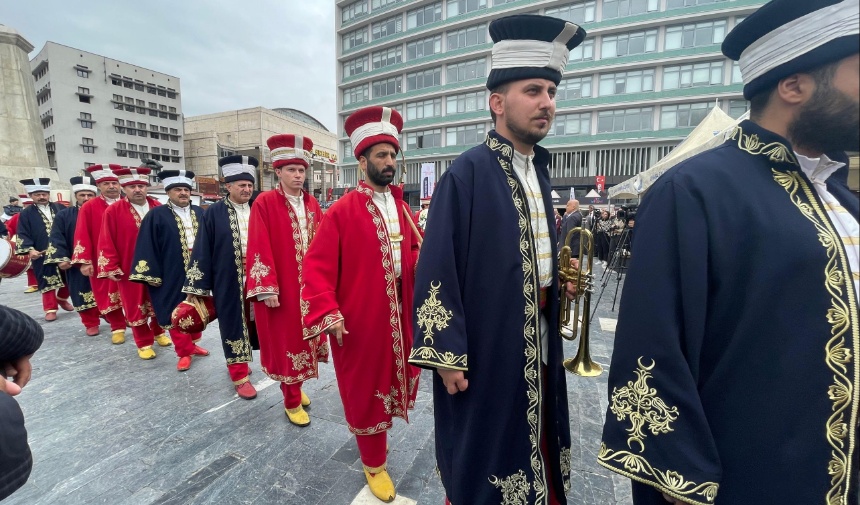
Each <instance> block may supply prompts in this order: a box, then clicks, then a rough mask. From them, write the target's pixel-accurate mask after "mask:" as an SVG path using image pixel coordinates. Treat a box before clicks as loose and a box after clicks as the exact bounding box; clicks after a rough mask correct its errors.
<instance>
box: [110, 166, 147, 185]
mask: <svg viewBox="0 0 860 505" xmlns="http://www.w3.org/2000/svg"><path fill="white" fill-rule="evenodd" d="M151 172H152V170H150V169H148V168H146V167H137V168H118V169H116V170H114V171H113V173H114V174H115V175H116V176H117V178H118V179H119V185H120V186H122V187H125V186H131V185H132V184H145V185H147V186H149V174H150V173H151Z"/></svg>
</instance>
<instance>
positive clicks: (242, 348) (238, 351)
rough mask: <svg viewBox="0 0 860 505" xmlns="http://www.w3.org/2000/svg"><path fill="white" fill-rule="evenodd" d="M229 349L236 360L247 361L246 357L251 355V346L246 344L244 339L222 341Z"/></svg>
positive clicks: (246, 340) (246, 341)
mask: <svg viewBox="0 0 860 505" xmlns="http://www.w3.org/2000/svg"><path fill="white" fill-rule="evenodd" d="M224 343H226V344H227V345H228V346H229V347H230V352H231V353H232V354H233V355H235V356H236V357H237V358H238V359H246V360H247V359H248V356H250V355H251V344H250V343H249V342H248V339H246V338H240V339H239V340H227V339H225V340H224Z"/></svg>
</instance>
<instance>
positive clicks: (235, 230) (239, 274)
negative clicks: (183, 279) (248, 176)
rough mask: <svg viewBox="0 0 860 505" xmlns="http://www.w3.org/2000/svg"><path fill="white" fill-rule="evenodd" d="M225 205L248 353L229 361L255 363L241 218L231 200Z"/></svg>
mask: <svg viewBox="0 0 860 505" xmlns="http://www.w3.org/2000/svg"><path fill="white" fill-rule="evenodd" d="M224 204H225V206H226V207H227V217H228V220H229V223H230V234H231V235H232V238H233V264H234V265H235V266H236V282H237V285H238V286H239V306H240V307H241V312H242V342H244V349H245V350H246V352H245V353H244V354H241V355H239V353H236V354H237V355H239V357H238V358H236V359H235V360H234V361H230V360H228V361H230V362H231V363H247V362H249V361H253V360H254V357H253V354H252V353H251V340H250V337H249V335H248V314H247V313H246V312H245V297H244V296H243V294H244V293H245V255H244V254H242V237H241V232H240V230H239V217H238V215H237V214H236V209H235V208H234V207H233V205H231V204H230V200H229V199H226V201H225V202H224ZM231 359H232V358H231Z"/></svg>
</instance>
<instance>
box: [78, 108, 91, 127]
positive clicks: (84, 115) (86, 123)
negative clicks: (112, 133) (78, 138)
mask: <svg viewBox="0 0 860 505" xmlns="http://www.w3.org/2000/svg"><path fill="white" fill-rule="evenodd" d="M92 119H93V115H92V114H90V113H88V112H81V117H80V122H81V128H92V127H93V121H92Z"/></svg>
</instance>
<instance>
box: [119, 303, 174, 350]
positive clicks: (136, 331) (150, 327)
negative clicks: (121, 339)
mask: <svg viewBox="0 0 860 505" xmlns="http://www.w3.org/2000/svg"><path fill="white" fill-rule="evenodd" d="M117 312H118V311H117ZM162 333H164V328H162V327H161V326H159V324H158V321H156V320H155V318H154V317H151V318H149V324H141V325H140V326H132V327H131V334H132V335H134V343H135V345H137V348H138V349H143V348H144V347H149V346H152V344H153V343H154V342H155V336H156V335H161V334H162Z"/></svg>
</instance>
